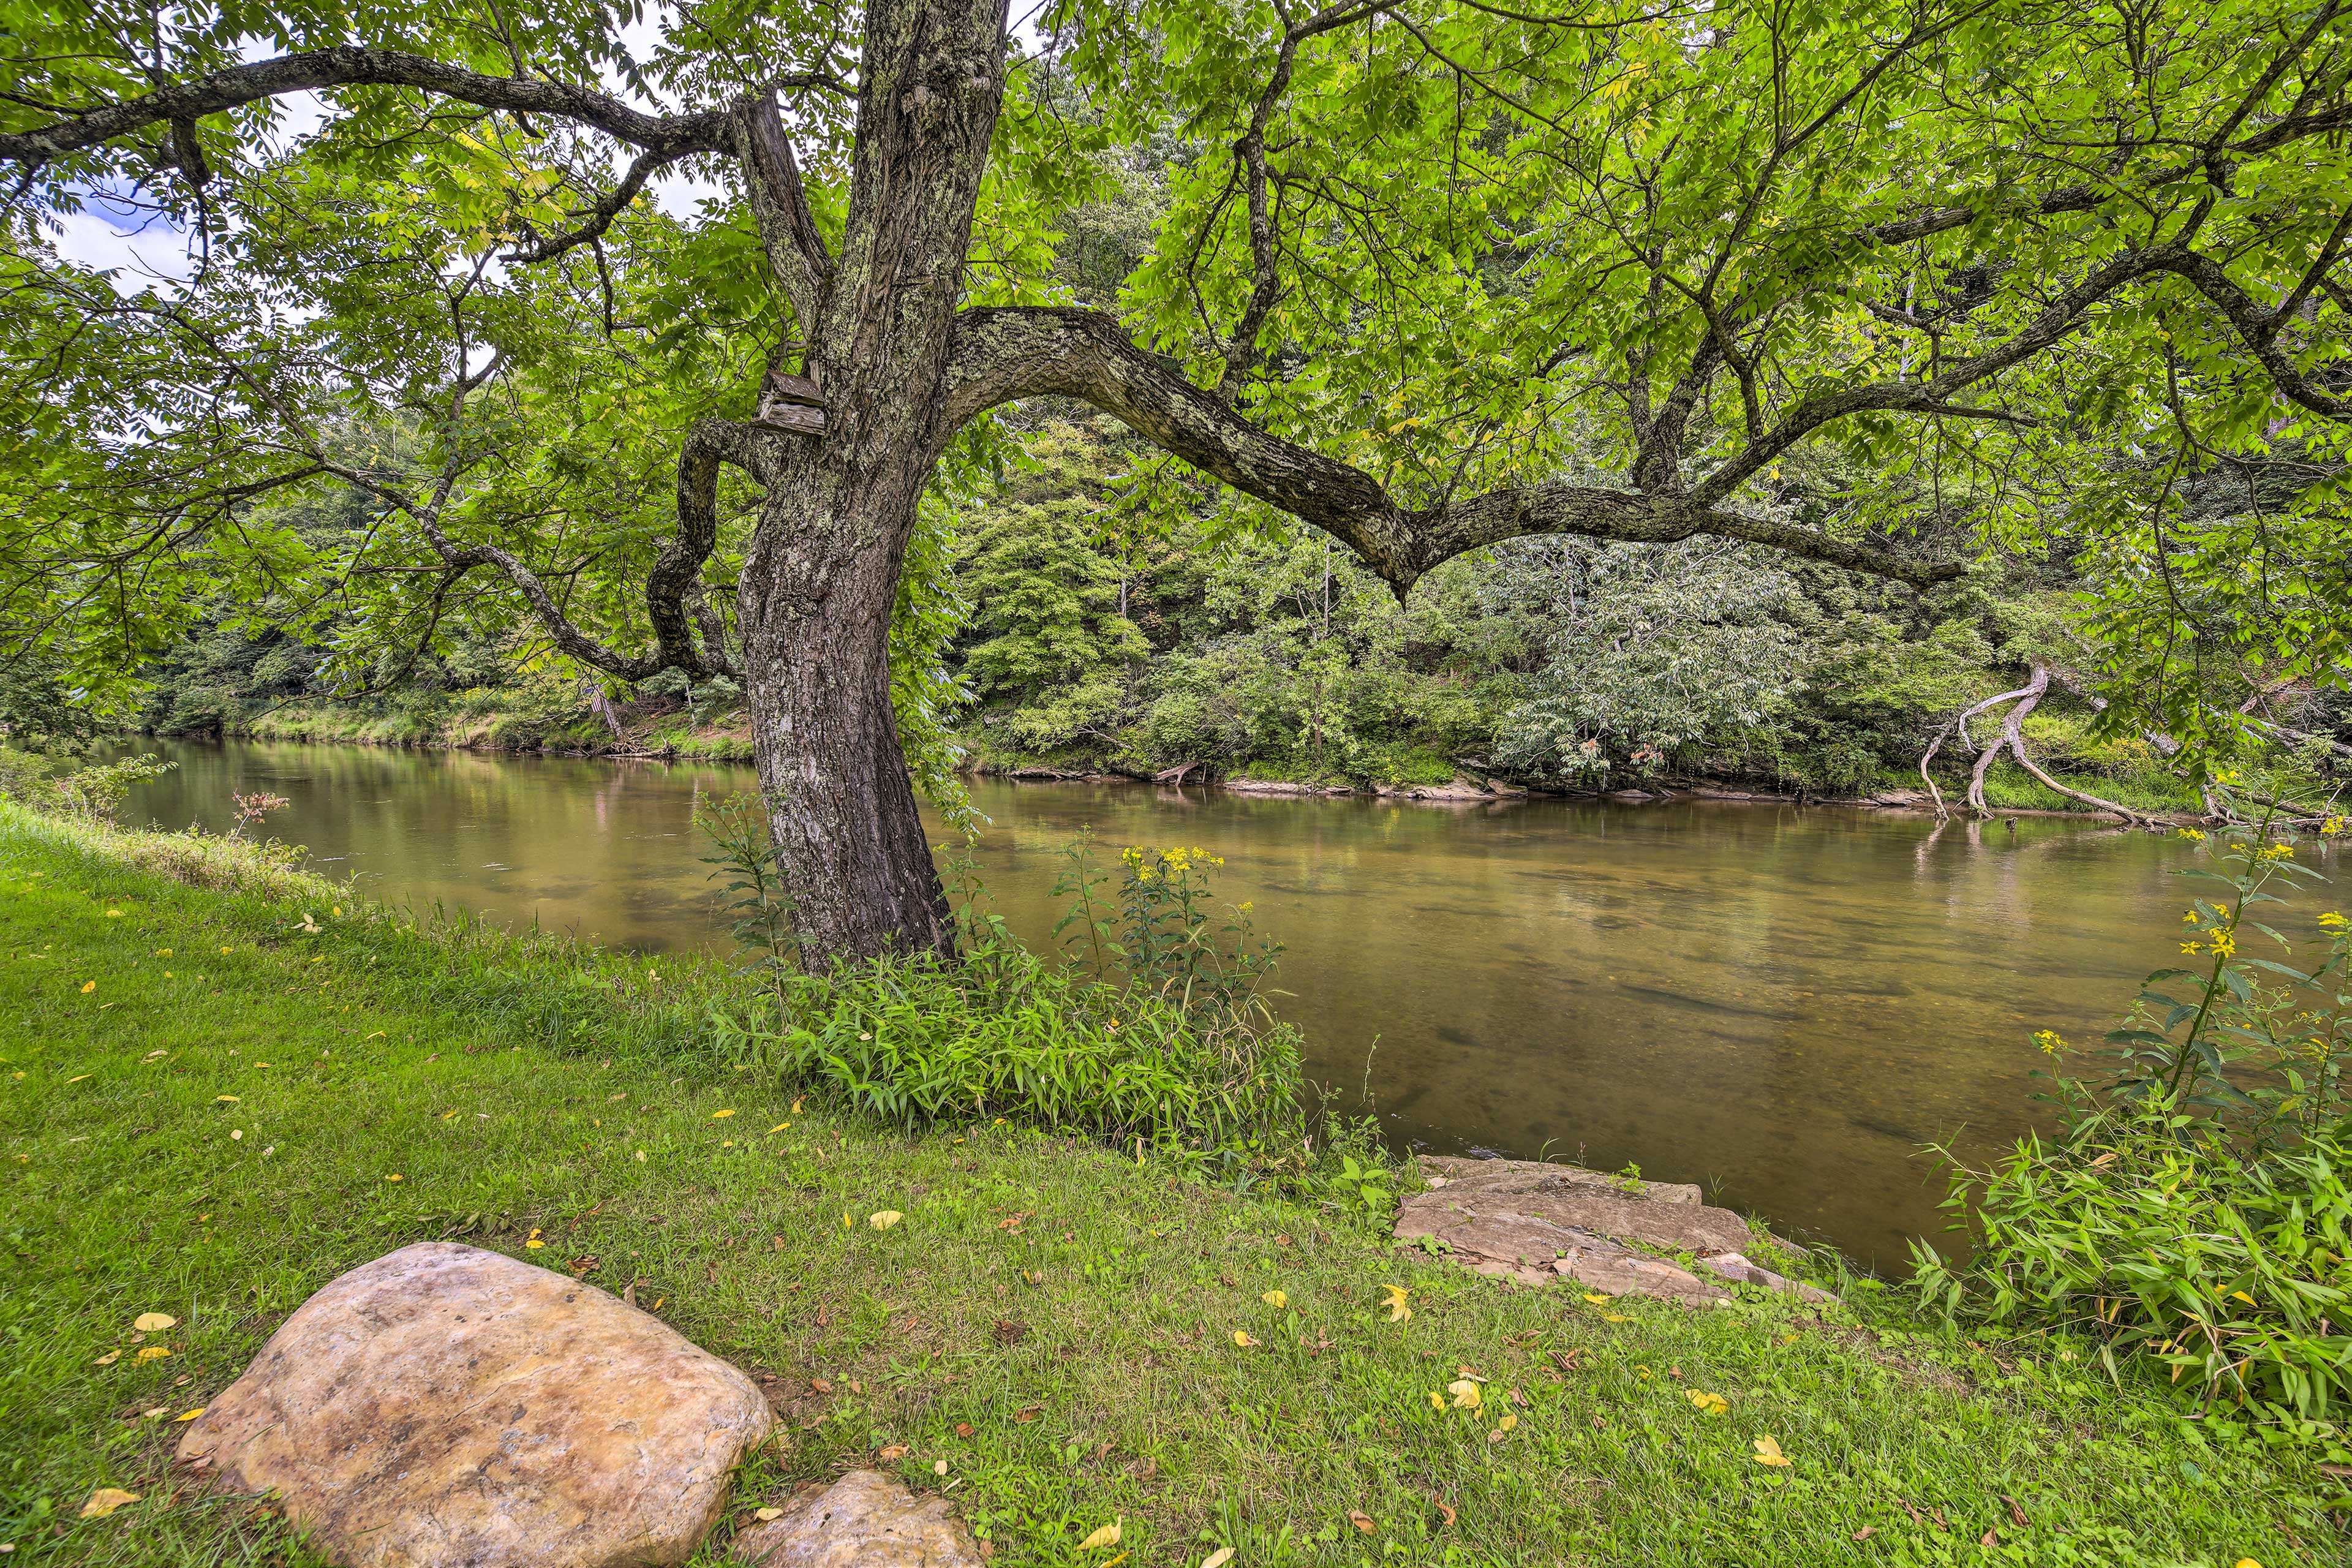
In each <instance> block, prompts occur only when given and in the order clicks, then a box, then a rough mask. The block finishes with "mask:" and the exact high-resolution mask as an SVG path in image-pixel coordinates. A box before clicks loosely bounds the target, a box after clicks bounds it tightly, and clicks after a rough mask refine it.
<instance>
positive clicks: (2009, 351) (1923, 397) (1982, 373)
mask: <svg viewBox="0 0 2352 1568" xmlns="http://www.w3.org/2000/svg"><path fill="white" fill-rule="evenodd" d="M2188 254H2189V253H2188V251H2187V249H2186V248H2185V247H2180V246H2177V245H2165V246H2157V247H2150V248H2147V249H2145V250H2128V251H2125V252H2124V253H2123V254H2121V255H2119V256H2115V257H2111V258H2108V259H2107V260H2106V261H2105V262H2102V263H2101V264H2100V265H2098V266H2097V267H2095V268H2092V269H2091V270H2090V271H2089V272H2088V273H2086V274H2085V275H2084V277H2083V279H2082V280H2081V281H2079V282H2077V283H2076V284H2075V285H2074V287H2073V288H2071V289H2065V290H2063V292H2061V293H2060V294H2059V295H2058V296H2057V298H2055V299H2053V300H2051V301H2050V303H2049V304H2047V305H2045V306H2043V307H2042V310H2040V311H2039V312H2038V313H2037V314H2036V315H2035V316H2034V318H2033V320H2032V321H2029V322H2027V323H2026V325H2025V326H2024V327H2023V328H2022V329H2021V330H2020V331H2018V332H2017V333H2016V334H2015V335H2014V336H2012V337H2011V338H2009V339H2008V340H2007V341H2005V342H1999V343H1996V344H1994V345H1993V346H1992V347H1990V348H1989V349H1986V350H1985V351H1984V352H1982V353H1976V354H1971V355H1969V357H1968V358H1966V359H1963V360H1958V361H1955V362H1954V363H1952V364H1950V365H1949V366H1948V367H1947V368H1946V369H1944V370H1943V371H1941V372H1939V373H1938V374H1935V375H1932V376H1928V377H1927V378H1926V379H1924V380H1918V381H1911V380H1905V379H1902V378H1899V377H1898V378H1897V379H1895V380H1892V381H1874V382H1871V383H1869V384H1865V385H1862V386H1850V387H1843V388H1841V389H1839V390H1838V391H1835V392H1825V393H1821V394H1817V395H1814V396H1811V397H1808V398H1805V399H1803V400H1801V402H1799V403H1798V404H1797V405H1796V406H1794V407H1792V408H1790V410H1789V411H1788V412H1787V413H1785V414H1783V415H1782V416H1780V419H1779V420H1778V421H1776V422H1775V423H1774V425H1773V426H1772V427H1771V429H1769V430H1768V431H1766V432H1765V433H1764V434H1763V435H1762V436H1761V437H1758V438H1757V439H1756V440H1753V441H1750V442H1749V443H1748V445H1747V446H1746V447H1743V448H1741V449H1740V451H1739V452H1738V455H1736V456H1734V457H1732V458H1727V460H1726V461H1725V462H1724V463H1723V464H1722V465H1721V466H1720V467H1718V468H1717V469H1716V470H1715V471H1714V472H1713V473H1711V474H1709V475H1707V477H1706V479H1703V480H1701V481H1700V482H1699V484H1698V485H1697V486H1696V488H1695V489H1693V490H1692V491H1691V500H1693V502H1695V503H1696V504H1698V505H1701V506H1713V505H1716V504H1717V503H1719V502H1721V501H1723V500H1727V498H1729V497H1730V496H1731V495H1732V494H1733V493H1734V492H1736V491H1737V490H1738V489H1739V487H1740V486H1741V485H1743V484H1745V483H1747V482H1748V479H1751V478H1753V477H1754V476H1755V475H1756V474H1758V473H1759V472H1760V471H1762V469H1763V468H1765V466H1766V465H1768V464H1769V463H1770V462H1772V461H1773V459H1775V458H1779V457H1780V456H1781V455H1782V454H1783V453H1785V452H1787V451H1788V450H1789V448H1790V447H1794V446H1796V445H1797V444H1798V443H1799V442H1800V441H1802V440H1803V439H1804V438H1805V437H1808V436H1811V434H1812V433H1813V432H1814V431H1816V430H1818V429H1820V428H1821V427H1822V426H1825V425H1828V424H1830V423H1831V422H1832V421H1833V420H1837V419H1842V418H1843V417H1844V416H1847V415H1849V414H1859V413H1863V412H1865V411H1879V412H1887V413H1902V414H1942V415H1957V416H1960V417H1962V418H1969V419H2011V420H2013V421H2016V420H2017V419H2018V416H2012V415H2007V414H2004V413H2001V412H2000V411H1998V410H1993V409H1987V408H1981V407H1974V406H1970V405H1965V404H1957V403H1954V402H1953V401H1952V399H1953V398H1954V397H1956V396H1958V395H1959V394H1961V393H1963V392H1965V391H1967V390H1968V389H1969V387H1971V386H1973V385H1975V384H1977V383H1978V382H1980V381H1983V380H1985V379H1986V378H1987V377H1989V376H1992V375H1997V374H2000V372H2002V371H2004V370H2007V369H2009V368H2010V367H2011V365H2014V364H2018V363H2022V362H2023V361H2025V360H2028V359H2031V358H2032V356H2033V355H2035V354H2037V353H2041V352H2042V350H2044V349H2046V348H2048V347H2050V346H2051V345H2052V344H2053V343H2055V342H2059V341H2060V340H2062V339H2063V338H2065V337H2067V336H2069V335H2070V334H2072V333H2073V332H2074V331H2075V330H2076V329H2077V328H2079V327H2081V326H2082V324H2083V321H2084V317H2085V316H2086V315H2087V314H2088V313H2089V311H2090V310H2091V308H2092V307H2093V306H2095V305H2097V304H2098V303H2100V302H2101V301H2102V300H2105V299H2106V298H2107V297H2108V296H2109V295H2111V294H2113V293H2115V291H2116V289H2121V288H2123V287H2124V286H2125V285H2126V284H2127V283H2130V282H2132V281H2134V280H2135V279H2140V278H2145V277H2147V276H2148V275H2149V274H2151V273H2154V272H2158V271H2162V270H2164V269H2165V268H2168V267H2170V266H2171V265H2173V263H2174V262H2175V261H2176V260H2177V259H2178V258H2180V257H2183V256H2186V255H2188ZM2018 422H2021V421H2018Z"/></svg>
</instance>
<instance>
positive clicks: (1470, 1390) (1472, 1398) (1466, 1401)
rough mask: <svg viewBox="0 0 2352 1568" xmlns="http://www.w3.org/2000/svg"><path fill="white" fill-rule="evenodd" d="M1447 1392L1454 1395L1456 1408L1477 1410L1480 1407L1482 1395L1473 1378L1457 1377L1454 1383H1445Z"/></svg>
mask: <svg viewBox="0 0 2352 1568" xmlns="http://www.w3.org/2000/svg"><path fill="white" fill-rule="evenodd" d="M1445 1392H1446V1393H1448V1394H1452V1395H1454V1409H1456V1410H1475V1409H1477V1408H1478V1405H1479V1403H1480V1399H1481V1395H1480V1394H1479V1393H1478V1385H1477V1384H1476V1383H1475V1382H1473V1381H1472V1380H1471V1379H1469V1378H1466V1377H1461V1378H1456V1379H1454V1381H1453V1382H1452V1383H1449V1384H1446V1385H1445Z"/></svg>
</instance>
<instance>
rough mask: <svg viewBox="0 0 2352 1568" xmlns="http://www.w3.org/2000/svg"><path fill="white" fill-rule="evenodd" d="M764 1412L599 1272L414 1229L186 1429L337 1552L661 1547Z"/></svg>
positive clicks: (531, 1554) (545, 1567)
mask: <svg viewBox="0 0 2352 1568" xmlns="http://www.w3.org/2000/svg"><path fill="white" fill-rule="evenodd" d="M772 1426H773V1418H772V1416H771V1415H770V1414H769V1411H768V1403H767V1401H766V1400H765V1399H763V1398H762V1397H761V1394H760V1391H759V1389H758V1388H756V1387H755V1386H753V1384H752V1383H751V1379H750V1378H748V1377H746V1376H744V1374H743V1373H740V1372H739V1371H737V1370H736V1369H735V1368H734V1367H732V1366H730V1365H729V1364H728V1363H725V1362H723V1361H720V1360H719V1358H718V1357H717V1356H714V1355H711V1354H710V1353H709V1352H707V1351H704V1350H702V1349H701V1348H699V1347H698V1346H697V1345H695V1344H694V1343H693V1342H691V1341H689V1340H688V1339H686V1338H685V1337H684V1336H683V1335H681V1334H679V1333H677V1331H675V1330H673V1329H671V1328H670V1327H669V1326H668V1325H667V1324H665V1323H663V1322H662V1321H660V1320H658V1319H656V1318H655V1317H653V1316H651V1315H650V1314H648V1313H646V1312H641V1311H639V1310H637V1309H636V1308H635V1307H632V1306H629V1305H627V1304H625V1303H624V1302H622V1301H620V1300H617V1299H615V1298H614V1297H613V1296H611V1295H608V1294H606V1293H605V1292H604V1291H603V1290H599V1289H596V1288H595V1287H593V1286H592V1285H586V1284H583V1283H581V1282H580V1281H579V1280H576V1279H568V1278H566V1277H565V1276H563V1275H561V1274H554V1273H551V1272H549V1271H548V1270H547V1269H544V1268H533V1267H531V1266H530V1264H527V1263H519V1262H517V1261H515V1260H514V1259H513V1258H508V1257H505V1256H503V1255H501V1254H499V1253H495V1252H486V1251H483V1250H482V1249H480V1248H478V1247H461V1246H457V1245H454V1244H451V1243H448V1242H422V1243H419V1244H418V1245H416V1246H415V1247H402V1248H401V1249H400V1250H399V1251H397V1252H394V1253H391V1254H388V1255H386V1256H385V1257H383V1258H377V1259H376V1260H375V1261H374V1262H373V1263H366V1264H362V1265H361V1266H360V1267H359V1268H354V1269H352V1271H351V1272H350V1273H348V1274H345V1275H342V1276H341V1277H340V1278H339V1279H334V1280H333V1281H331V1282H330V1283H329V1284H328V1285H327V1286H326V1287H325V1288H324V1289H321V1290H320V1291H319V1293H318V1294H317V1295H315V1296H312V1297H311V1298H310V1300H307V1301H305V1302H303V1303H302V1305H301V1306H300V1307H299V1308H297V1309H296V1310H295V1312H294V1315H293V1316H292V1317H290V1318H289V1319H287V1320H286V1322H285V1324H284V1325H283V1326H282V1327H280V1328H279V1329H278V1332H277V1333H275V1334H274V1335H272V1336H271V1337H270V1340H269V1342H268V1344H267V1345H265V1346H264V1347H262V1352H261V1354H260V1355H259V1356H257V1358H255V1360H254V1363H253V1364H252V1365H251V1366H249V1367H247V1369H246V1371H245V1375H243V1376H242V1377H240V1378H238V1379H237V1380H236V1382H235V1383H234V1384H230V1385H229V1387H228V1388H227V1390H226V1392H224V1393H223V1394H220V1395H219V1396H218V1397H217V1398H215V1399H214V1400H213V1402H212V1403H211V1405H209V1406H207V1407H206V1409H205V1414H204V1415H202V1416H200V1417H198V1418H197V1419H196V1420H195V1421H194V1423H192V1424H191V1425H190V1426H189V1427H188V1430H187V1433H186V1435H185V1436H183V1437H182V1438H181V1440H180V1448H179V1457H180V1458H181V1459H182V1460H183V1461H184V1462H186V1463H189V1464H191V1465H193V1466H194V1467H196V1468H198V1471H199V1473H200V1474H202V1475H204V1476H205V1478H207V1479H208V1480H209V1482H210V1483H211V1484H213V1485H215V1486H218V1487H220V1488H222V1489H226V1490H230V1491H236V1492H248V1493H257V1492H266V1491H272V1490H274V1491H275V1492H276V1493H277V1494H278V1500H279V1502H280V1504H281V1505H282V1506H283V1508H284V1509H285V1511H286V1517H287V1520H288V1521H289V1522H290V1523H291V1524H293V1525H294V1527H295V1528H296V1529H298V1530H299V1531H304V1532H306V1533H308V1534H309V1535H310V1538H311V1542H312V1544H313V1546H314V1547H315V1548H316V1549H317V1550H320V1551H321V1552H324V1553H325V1554H326V1555H327V1556H328V1557H330V1558H331V1560H332V1561H334V1562H335V1563H341V1564H343V1565H345V1568H428V1565H429V1568H509V1565H515V1568H520V1565H523V1564H529V1565H531V1568H656V1565H661V1568H667V1565H669V1564H675V1563H683V1562H685V1561H686V1559H687V1558H688V1556H689V1555H691V1554H692V1553H693V1552H694V1549H695V1547H696V1546H697V1545H698V1543H699V1542H701V1540H702V1538H703V1536H704V1535H705V1534H707V1533H708V1532H709V1529H710V1527H711V1526H712V1525H713V1524H715V1523H717V1522H718V1519H719V1514H720V1512H721V1511H722V1510H724V1509H725V1507H726V1504H727V1496H728V1489H729V1484H730V1476H731V1472H732V1471H733V1469H734V1468H735V1466H736V1464H737V1462H738V1461H739V1460H740V1459H741V1458H742V1457H743V1456H744V1455H745V1454H746V1453H747V1452H748V1451H749V1450H751V1448H754V1447H757V1446H758V1445H759V1444H760V1443H761V1442H763V1441H764V1440H765V1439H766V1438H767V1436H768V1434H769V1432H770V1431H771V1430H772Z"/></svg>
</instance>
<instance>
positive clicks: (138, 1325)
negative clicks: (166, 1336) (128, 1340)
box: [131, 1312, 180, 1334]
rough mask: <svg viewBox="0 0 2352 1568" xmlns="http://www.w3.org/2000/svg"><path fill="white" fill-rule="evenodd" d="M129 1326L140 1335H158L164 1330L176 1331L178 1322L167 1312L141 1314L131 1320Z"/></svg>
mask: <svg viewBox="0 0 2352 1568" xmlns="http://www.w3.org/2000/svg"><path fill="white" fill-rule="evenodd" d="M179 1326H180V1320H179V1319H177V1318H175V1317H173V1316H172V1314H171V1313H169V1312H142V1313H140V1314H139V1315H138V1316H137V1317H135V1318H133V1319H131V1327H132V1328H134V1329H137V1330H138V1331H140V1332H141V1333H142V1334H160V1333H162V1332H163V1331H164V1330H165V1329H176V1328H178V1327H179Z"/></svg>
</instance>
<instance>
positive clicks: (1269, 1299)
mask: <svg viewBox="0 0 2352 1568" xmlns="http://www.w3.org/2000/svg"><path fill="white" fill-rule="evenodd" d="M1258 1300H1261V1301H1263V1302H1265V1304H1266V1305H1267V1306H1269V1307H1272V1308H1273V1309H1274V1310H1276V1311H1280V1310H1282V1309H1283V1308H1285V1307H1287V1306H1289V1305H1290V1298H1289V1297H1287V1296H1286V1295H1284V1294H1283V1293H1282V1292H1281V1291H1279V1290H1268V1291H1267V1292H1266V1293H1265V1295H1263V1296H1260V1297H1259V1298H1258Z"/></svg>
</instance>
